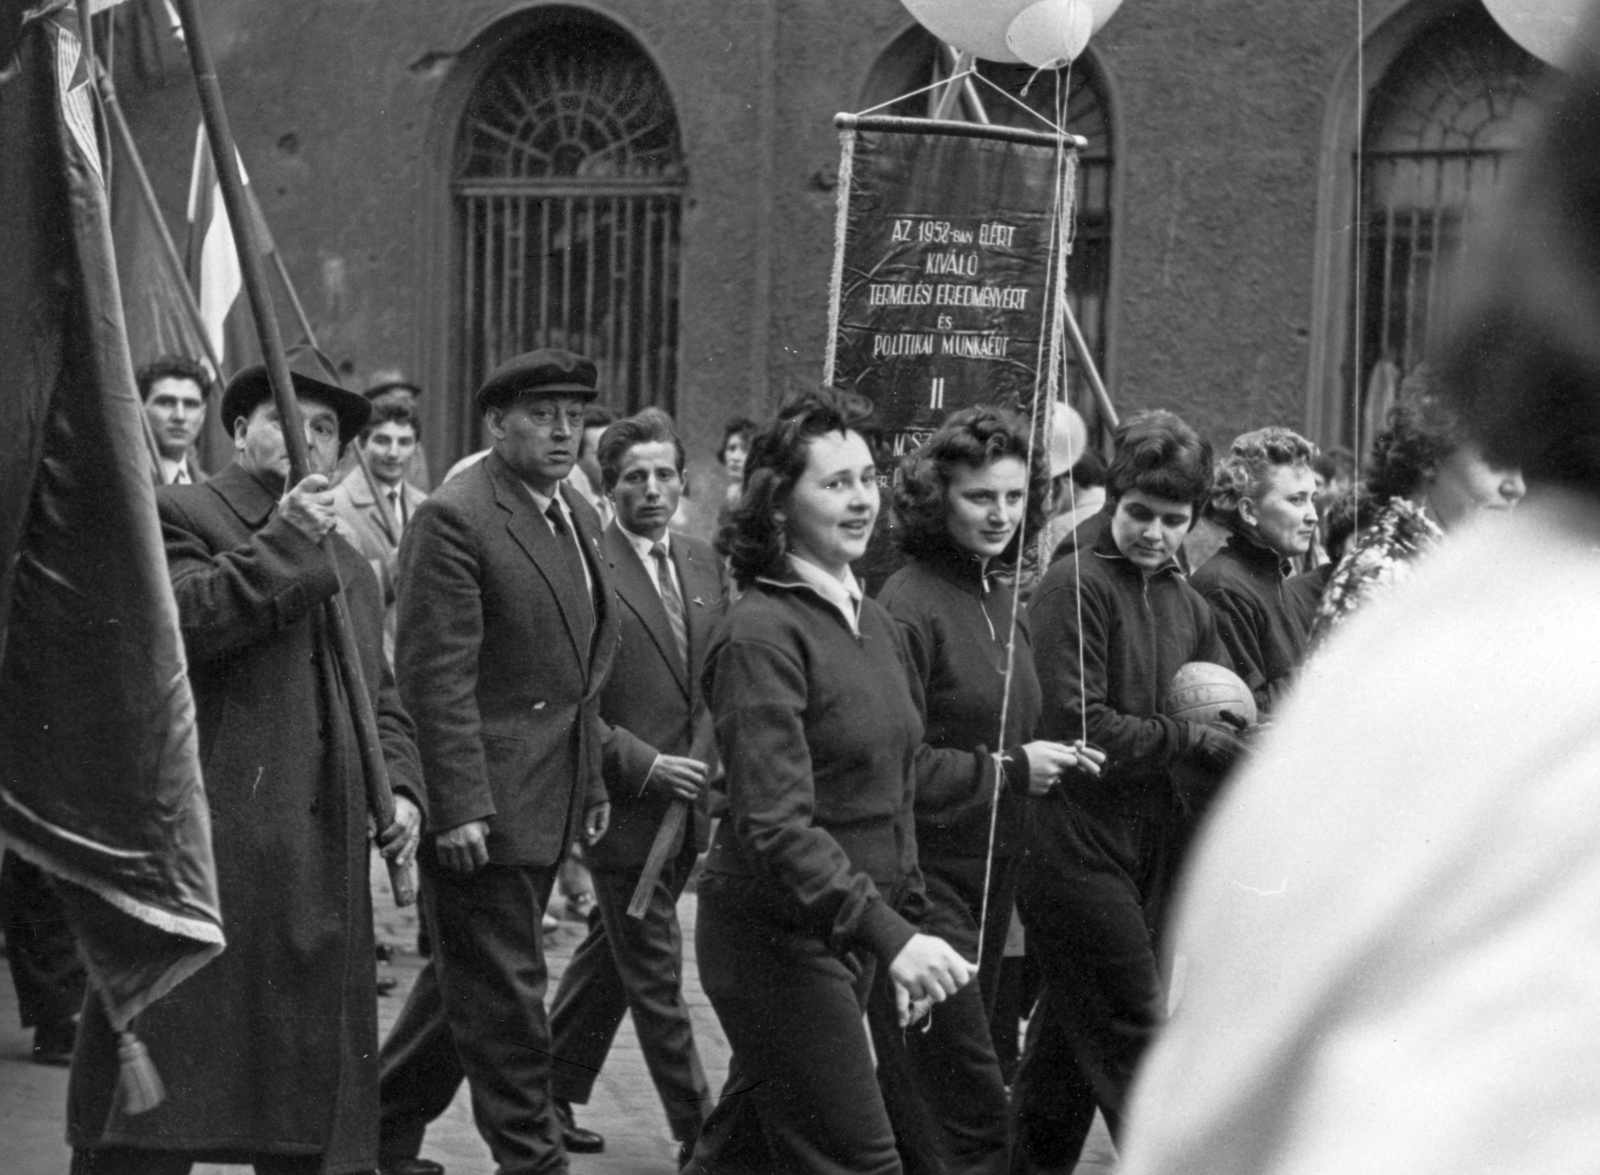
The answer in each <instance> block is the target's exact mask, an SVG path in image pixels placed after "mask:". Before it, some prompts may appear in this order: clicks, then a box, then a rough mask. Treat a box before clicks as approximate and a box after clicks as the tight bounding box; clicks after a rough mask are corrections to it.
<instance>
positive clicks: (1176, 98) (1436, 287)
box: [113, 0, 1543, 500]
mask: <svg viewBox="0 0 1600 1175" xmlns="http://www.w3.org/2000/svg"><path fill="white" fill-rule="evenodd" d="M116 12H117V15H116V17H115V20H116V22H117V29H116V34H115V42H116V47H115V67H116V76H117V78H118V88H119V91H120V94H121V100H122V105H123V107H124V109H125V110H126V111H127V113H128V115H129V119H130V121H131V123H132V125H133V130H134V135H135V137H136V139H137V140H138V142H139V145H140V148H141V150H142V153H143V155H144V157H145V162H146V164H147V166H148V168H149V170H150V172H151V175H152V178H153V180H154V181H155V184H156V187H157V189H158V192H159V194H160V197H161V201H162V203H163V207H164V210H165V212H166V215H167V218H168V221H169V224H170V225H171V226H172V228H173V231H174V232H175V234H177V235H178V236H179V239H180V240H181V239H182V230H183V213H184V210H185V201H186V197H187V186H188V181H189V174H190V167H191V157H192V152H193V147H194V136H195V126H196V123H197V120H198V111H197V107H196V102H195V97H194V88H193V84H192V81H191V80H190V78H189V75H188V73H187V70H186V63H185V59H184V57H183V53H182V48H181V46H180V45H179V44H178V43H177V42H176V41H175V40H174V38H173V37H172V35H171V32H170V29H168V27H167V24H166V18H165V16H164V10H163V6H162V5H161V4H159V3H146V2H145V0H136V2H135V3H132V4H128V5H124V6H123V7H122V8H120V9H118V10H116ZM204 17H205V20H206V21H207V25H208V31H209V35H210V37H211V39H212V41H213V50H214V53H215V55H216V57H217V59H218V66H219V73H220V75H221V80H222V84H223V87H224V91H225V93H226V95H227V98H228V101H229V113H230V116H231V119H232V123H233V128H234V131H235V134H236V136H237V138H238V141H239V146H240V151H241V155H242V157H243V160H244V163H245V166H246V168H247V169H248V171H249V174H250V178H251V181H252V185H253V187H254V188H255V190H256V192H257V194H258V197H259V200H260V203H261V206H262V208H263V210H264V212H265V214H266V218H267V220H268V222H269V223H270V225H271V229H272V233H273V236H274V239H275V241H276V243H277V246H278V249H279V250H280V253H281V255H282V257H283V259H284V261H285V263H286V266H287V269H288V272H289V273H290V274H291V276H292V278H293V280H294V283H295V285H296V286H297V288H298V290H299V292H300V295H301V298H302V301H303V302H304V303H305V306H306V310H307V313H308V316H309V317H310V319H311V321H312V325H313V326H314V328H315V330H316V332H317V335H318V337H319V341H320V342H321V344H322V347H323V349H324V350H325V351H326V352H327V353H328V354H329V355H330V356H331V357H332V358H333V359H334V361H335V362H336V363H337V364H338V365H339V366H340V368H341V370H343V371H345V372H346V373H348V375H349V377H350V379H351V380H352V382H355V383H359V382H360V381H361V380H362V379H363V378H364V377H365V376H366V375H367V374H369V373H370V372H372V371H374V370H377V369H384V368H394V367H399V368H401V369H402V370H404V371H405V372H406V373H407V374H408V375H410V376H412V377H414V378H415V379H417V381H418V382H419V383H420V384H421V385H422V386H423V387H424V388H425V389H426V394H425V395H424V397H423V399H422V401H421V405H422V411H423V425H424V437H425V440H426V443H427V445H428V448H429V450H430V453H431V454H432V455H433V464H434V467H435V474H436V475H437V473H438V472H439V471H440V470H442V469H443V468H444V467H445V466H446V465H448V463H449V462H450V461H451V460H453V459H454V458H455V457H456V456H459V455H461V454H464V453H466V452H468V451H470V450H472V449H474V448H476V447H478V446H479V445H480V443H481V435H480V432H479V423H478V421H477V418H476V415H475V414H474V412H473V411H472V408H471V394H472V390H473V388H474V387H475V385H476V381H477V380H478V379H480V378H481V376H482V374H483V373H484V372H485V371H486V370H488V369H489V368H490V367H492V366H493V364H494V363H495V362H497V361H498V360H499V359H500V358H503V357H505V356H507V355H509V354H513V353H515V352H516V351H517V350H520V349H524V348H527V347H531V346H536V345H541V344H550V345H562V346H569V347H572V348H574V349H577V350H582V351H585V352H587V353H588V354H590V355H592V356H593V357H595V358H596V360H597V361H598V362H599V364H600V367H601V371H602V378H603V381H604V385H605V389H606V390H605V395H606V397H607V399H608V401H609V402H610V403H611V404H612V405H613V406H614V407H616V408H618V409H619V410H631V409H636V408H638V407H640V406H643V405H645V404H651V403H655V404H660V405H661V406H663V407H665V408H667V409H668V410H670V411H672V412H673V413H674V415H675V416H676V417H677V419H678V421H679V423H680V427H681V429H682V431H683V433H684V436H685V439H686V441H687V443H688V445H689V448H690V452H691V455H692V456H691V470H692V474H693V484H695V485H696V486H697V487H698V486H706V487H707V488H706V489H705V490H697V496H698V493H702V492H703V493H705V494H707V495H708V497H709V499H710V500H715V488H712V487H720V484H721V482H720V474H719V472H718V470H717V467H716V465H715V463H714V461H713V459H712V449H713V447H714V445H715V443H716V441H717V439H718V438H719V436H720V433H721V425H722V422H723V421H724V420H725V419H726V418H727V417H729V416H733V415H738V414H746V415H754V416H759V415H761V414H762V413H763V412H765V411H766V410H767V409H769V408H770V407H771V406H772V405H773V404H775V403H776V401H777V399H778V398H779V397H780V396H781V395H782V393H783V392H784V391H785V390H786V389H788V388H790V387H793V386H798V385H803V384H806V383H809V382H813V381H815V380H817V379H818V378H820V374H821V368H822V356H823V350H824V335H825V331H826V324H827V286H828V278H829V271H830V265H831V259H832V249H833V223H834V211H835V202H836V197H837V192H836V188H837V165H838V153H839V147H838V139H837V134H836V132H835V130H834V128H833V124H832V117H833V115H834V114H835V113H836V112H838V111H841V110H851V111H859V110H863V109H865V108H867V107H869V106H875V105H879V104H881V103H889V104H891V105H895V100H896V99H901V98H902V97H903V95H905V94H907V93H909V92H910V91H913V90H916V89H918V88H920V87H921V86H924V85H927V84H928V83H929V82H931V81H934V80H937V79H938V78H939V77H942V76H945V75H946V74H947V73H948V68H949V64H948V58H947V57H945V56H944V54H943V52H942V48H941V47H940V46H938V45H937V44H936V43H934V42H932V41H931V39H930V38H927V37H926V36H925V35H924V34H922V33H921V32H920V31H919V30H917V29H916V27H915V26H914V25H913V22H912V21H911V19H910V17H909V16H908V14H907V13H906V11H905V9H904V8H903V7H902V6H901V5H900V4H899V3H897V2H896V0H592V2H588V0H586V2H585V3H583V4H546V3H531V4H530V3H507V2H506V0H451V2H450V3H440V2H439V0H428V2H424V0H383V2H381V3H380V2H378V0H321V2H316V0H284V2H283V3H280V4H276V5H271V6H262V5H259V4H254V3H248V2H247V0H215V2H214V3H210V4H207V5H206V6H205V9H204ZM1358 46H1361V47H1362V48H1361V52H1359V53H1358V51H1357V50H1358ZM985 70H986V76H987V77H988V78H989V80H990V81H992V82H993V83H994V85H995V86H999V87H1000V88H1002V89H1007V90H1008V91H1009V93H1010V94H1011V95H1012V99H1015V101H1013V100H1012V99H1004V98H1001V97H1000V96H999V95H998V94H995V93H994V92H993V87H992V86H988V85H987V84H986V85H985V86H981V87H978V90H979V91H981V93H982V95H985V97H984V98H983V99H982V100H983V101H984V105H985V107H986V113H987V114H988V115H989V116H990V117H992V118H994V119H995V120H996V121H1006V120H1015V119H1021V120H1026V119H1028V118H1029V117H1030V116H1029V115H1028V114H1027V113H1026V112H1025V111H1023V110H1022V109H1021V106H1022V105H1032V106H1034V107H1035V109H1041V110H1046V111H1048V110H1050V109H1051V104H1052V103H1054V102H1055V101H1057V100H1058V97H1057V96H1058V95H1059V98H1060V100H1061V101H1063V102H1064V103H1065V105H1066V108H1067V111H1068V127H1069V129H1071V130H1074V131H1076V132H1078V133H1081V134H1084V135H1085V136H1086V137H1087V138H1088V139H1089V141H1090V146H1089V149H1088V150H1087V151H1086V152H1085V154H1084V160H1083V165H1082V167H1081V168H1080V173H1079V189H1078V202H1079V220H1078V226H1079V232H1078V243H1077V247H1076V250H1075V252H1074V257H1073V262H1072V267H1071V271H1070V278H1071V285H1072V293H1073V304H1074V307H1075V309H1076V311H1077V313H1078V316H1079V319H1080V321H1081V322H1082V324H1083V326H1084V330H1085V333H1086V335H1087V336H1088V337H1089V341H1090V345H1091V349H1092V351H1093V352H1094V353H1095V355H1096V356H1097V358H1098V359H1099V361H1100V363H1101V366H1102V368H1103V371H1104V374H1105V377H1106V379H1107V382H1108V384H1109V385H1110V388H1111V394H1112V397H1113V399H1114V400H1115V401H1116V403H1117V405H1118V406H1119V409H1121V410H1124V411H1127V410H1132V409H1136V408H1140V407H1151V406H1165V407H1171V408H1174V409H1176V410H1178V411H1180V412H1182V413H1183V414H1184V415H1186V416H1187V417H1189V418H1190V419H1191V420H1192V421H1193V422H1194V423H1195V424H1196V425H1197V426H1198V427H1200V428H1201V429H1202V430H1204V431H1205V432H1206V433H1207V434H1208V435H1209V436H1210V437H1211V438H1212V440H1213V441H1214V442H1219V443H1220V442H1225V441H1226V440H1227V439H1228V438H1230V437H1231V436H1232V435H1234V434H1235V433H1237V432H1239V431H1241V430H1243V429H1246V428H1250V427H1256V426H1259V425H1263V424H1267V423H1276V424H1285V425H1289V426H1292V427H1297V428H1301V429H1304V430H1305V431H1307V432H1308V433H1309V434H1310V435H1312V436H1313V437H1314V438H1315V439H1317V440H1319V441H1322V442H1323V443H1326V444H1343V445H1346V446H1353V445H1355V444H1356V443H1357V442H1358V441H1359V440H1361V439H1363V437H1364V435H1365V434H1366V433H1367V432H1369V431H1370V428H1371V419H1370V418H1372V417H1373V416H1374V413H1375V412H1376V411H1377V408H1375V407H1374V405H1377V406H1379V407H1381V403H1382V401H1383V397H1384V396H1385V395H1387V394H1389V391H1390V390H1392V387H1393V386H1394V385H1396V384H1397V383H1398V380H1399V379H1401V378H1403V376H1404V374H1405V373H1406V372H1407V371H1408V370H1409V369H1410V368H1411V367H1413V366H1414V365H1415V364H1416V363H1417V362H1419V361H1420V359H1421V357H1422V355H1423V354H1424V349H1425V346H1426V340H1427V339H1428V337H1429V335H1430V331H1435V330H1436V329H1437V328H1438V326H1439V324H1440V322H1441V321H1442V320H1443V319H1444V318H1445V317H1446V316H1447V313H1448V296H1447V283H1446V282H1445V281H1444V274H1445V272H1446V269H1447V264H1448V261H1449V260H1450V258H1451V257H1452V256H1453V255H1454V253H1455V252H1456V251H1457V250H1458V249H1459V247H1460V243H1461V241H1462V239H1463V238H1464V237H1469V236H1470V229H1471V225H1472V223H1473V221H1474V219H1475V218H1477V217H1479V216H1481V214H1482V212H1483V210H1484V209H1485V208H1486V207H1487V206H1488V205H1489V204H1490V203H1491V202H1492V199H1493V194H1494V191H1495V190H1496V188H1497V187H1498V186H1499V182H1500V178H1501V176H1502V174H1503V172H1504V168H1503V166H1502V164H1503V163H1504V161H1505V160H1506V159H1507V158H1508V157H1509V155H1510V154H1511V153H1513V152H1514V151H1515V149H1516V147H1517V146H1518V144H1520V143H1521V142H1522V141H1524V139H1525V137H1526V118H1527V116H1528V114H1529V113H1530V112H1531V111H1534V110H1536V109H1537V106H1538V88H1539V82H1540V79H1541V75H1542V73H1543V68H1542V67H1541V66H1540V65H1539V64H1538V63H1537V62H1535V61H1534V60H1533V59H1531V58H1529V57H1528V56H1527V55H1526V54H1524V53H1523V52H1522V51H1521V50H1520V49H1517V48H1516V46H1514V45H1513V44H1512V43H1511V42H1510V41H1509V40H1508V39H1507V38H1506V37H1505V36H1504V35H1503V34H1502V33H1501V32H1500V31H1499V30H1498V28H1497V27H1496V26H1495V25H1494V23H1493V21H1492V19H1491V18H1490V17H1489V16H1488V15H1487V13H1486V12H1485V11H1484V10H1483V8H1482V6H1481V3H1480V0H1366V2H1365V3H1364V5H1363V6H1360V7H1359V8H1358V4H1357V0H1216V2H1215V3H1209V4H1195V3H1193V0H1126V2H1125V3H1124V4H1123V6H1122V8H1121V9H1120V10H1119V11H1118V13H1117V14H1116V15H1115V16H1114V17H1113V18H1112V20H1111V21H1110V23H1109V24H1108V25H1107V26H1106V27H1105V29H1103V30H1102V31H1101V32H1100V33H1099V34H1098V35H1097V36H1096V38H1095V40H1094V42H1093V43H1092V45H1091V47H1090V50H1089V52H1088V53H1087V54H1086V55H1085V56H1084V57H1083V58H1082V59H1080V61H1079V62H1078V63H1076V64H1075V65H1074V66H1073V68H1072V71H1071V73H1070V74H1067V75H1063V77H1062V78H1061V79H1059V81H1058V80H1057V79H1055V78H1053V77H1049V76H1046V77H1044V78H1042V79H1033V80H1032V84H1031V86H1028V92H1027V93H1026V94H1024V93H1023V87H1024V86H1025V85H1027V83H1028V82H1029V75H1028V74H1027V72H1026V71H1022V70H1010V71H1007V70H1000V69H989V68H988V67H985ZM941 71H942V72H941ZM927 101H928V97H927V96H925V95H924V96H921V97H917V98H911V99H904V100H902V101H901V102H900V103H899V104H898V108H899V109H901V110H905V111H909V112H913V113H926V103H927ZM919 103H921V104H922V105H921V106H920V107H919V105H918V104H919ZM968 114H969V115H970V114H971V112H970V111H969V112H968ZM113 187H114V196H115V200H116V202H117V206H118V226H119V233H120V232H121V231H122V229H123V227H124V226H125V225H126V224H127V223H129V222H130V219H131V218H133V214H132V213H131V212H130V211H129V207H130V201H131V199H132V193H131V185H129V184H121V185H118V184H117V183H116V182H115V181H114V183H113ZM124 258H125V260H124V266H125V268H126V267H127V266H129V265H139V264H147V263H148V261H147V260H140V259H137V258H129V257H128V255H127V254H126V253H125V254H124ZM129 316H130V323H131V324H132V326H133V328H134V333H135V349H136V354H135V359H136V360H138V359H141V358H146V357H148V356H147V355H140V354H138V353H137V351H138V349H139V348H140V347H141V346H144V347H146V348H147V349H148V348H149V346H151V344H150V343H148V342H147V341H146V342H141V341H140V340H141V338H142V337H144V336H142V335H141V334H140V332H139V331H138V329H137V327H138V325H139V322H140V313H139V311H138V308H137V307H130V313H129ZM286 317H287V315H286ZM290 333H291V334H292V333H293V332H292V331H291V332H290ZM1080 383H1081V380H1077V381H1074V395H1075V398H1077V399H1078V402H1079V403H1081V404H1084V405H1085V406H1087V405H1088V403H1089V402H1088V400H1087V398H1086V397H1084V396H1083V394H1082V389H1081V387H1078V386H1076V385H1077V384H1080ZM224 452H225V446H224V445H223V442H222V439H221V438H220V437H214V438H213V456H214V457H215V456H218V455H222V454H223V453H224Z"/></svg>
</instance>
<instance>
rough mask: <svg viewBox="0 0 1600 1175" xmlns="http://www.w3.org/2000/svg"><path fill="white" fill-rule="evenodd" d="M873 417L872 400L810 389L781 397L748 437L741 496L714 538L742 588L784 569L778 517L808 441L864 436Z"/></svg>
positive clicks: (801, 466)
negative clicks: (774, 409)
mask: <svg viewBox="0 0 1600 1175" xmlns="http://www.w3.org/2000/svg"><path fill="white" fill-rule="evenodd" d="M871 417H872V401H871V400H868V399H867V398H866V397H865V396H863V395H860V394H859V393H856V392H848V391H845V390H844V389H843V388H833V387H827V386H823V387H820V388H808V389H806V390H805V391H801V392H796V393H794V394H792V395H790V396H788V397H787V398H785V400H784V402H783V404H782V406H781V407H779V409H778V414H777V416H775V417H773V418H772V419H771V420H769V421H767V422H766V423H765V424H763V425H760V426H759V427H758V428H756V430H755V432H753V433H752V434H751V436H750V456H749V457H748V458H747V459H746V460H745V466H744V494H743V495H742V496H741V497H740V499H739V504H738V505H737V506H735V507H734V508H733V509H732V511H730V513H729V515H728V521H727V522H726V523H725V524H724V525H723V527H722V531H721V533H720V534H719V535H718V536H717V547H718V549H719V550H720V551H722V553H723V554H725V555H726V556H727V557H728V560H729V562H730V564H731V565H732V568H733V578H734V580H735V581H736V582H737V583H738V584H739V586H740V587H741V588H747V587H749V586H750V584H751V583H752V582H754V580H755V578H756V577H757V576H760V575H771V574H773V573H774V572H776V571H777V570H778V569H779V568H780V567H781V565H782V562H783V554H784V548H785V543H786V539H785V537H784V531H783V525H782V524H781V523H780V522H779V521H778V519H777V517H776V516H777V513H778V511H779V510H782V509H783V507H784V505H785V503H787V502H788V500H789V495H790V494H791V493H793V492H794V487H795V483H796V482H798V481H799V480H800V477H801V475H802V474H804V473H805V471H806V463H807V462H808V461H809V460H810V449H811V442H812V441H814V440H816V439H817V438H818V437H821V436H826V435H827V434H829V433H834V432H846V433H848V432H854V433H858V434H860V435H861V436H863V437H865V436H866V435H867V430H866V425H867V422H868V420H870V419H871Z"/></svg>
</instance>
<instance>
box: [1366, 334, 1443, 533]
mask: <svg viewBox="0 0 1600 1175" xmlns="http://www.w3.org/2000/svg"><path fill="white" fill-rule="evenodd" d="M1465 440H1466V434H1465V432H1464V431H1463V429H1462V427H1461V418H1460V416H1459V415H1457V413H1456V411H1455V409H1454V408H1453V407H1451V405H1450V404H1449V402H1448V401H1446V400H1445V398H1444V397H1443V396H1442V395H1440V394H1439V393H1438V392H1437V391H1435V389H1434V387H1433V380H1432V377H1431V375H1430V374H1429V371H1428V365H1427V364H1426V363H1423V364H1420V365H1419V366H1418V367H1417V368H1416V370H1415V371H1413V372H1412V373H1411V374H1410V375H1408V376H1406V379H1405V382H1404V383H1403V384H1401V385H1400V397H1399V399H1398V400H1397V401H1396V403H1395V406H1394V407H1393V408H1391V409H1389V419H1388V421H1387V426H1386V427H1385V428H1384V430H1383V431H1382V432H1380V433H1379V434H1378V435H1377V436H1376V437H1375V438H1373V441H1372V465H1371V468H1370V469H1369V470H1368V471H1367V477H1366V483H1367V492H1368V493H1369V494H1371V495H1372V497H1373V499H1374V500H1375V501H1377V502H1387V501H1388V500H1389V499H1390V498H1409V497H1410V496H1411V495H1412V494H1414V493H1416V492H1417V491H1418V490H1420V489H1421V488H1422V486H1423V483H1424V482H1425V481H1426V480H1427V477H1428V475H1429V474H1430V473H1431V472H1433V469H1434V467H1435V466H1437V465H1438V464H1439V462H1441V461H1443V460H1444V459H1445V458H1446V457H1448V456H1450V454H1452V453H1454V452H1455V451H1456V450H1457V449H1459V448H1460V447H1461V445H1462V442H1463V441H1465Z"/></svg>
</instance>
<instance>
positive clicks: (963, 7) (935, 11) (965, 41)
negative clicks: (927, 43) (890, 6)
mask: <svg viewBox="0 0 1600 1175" xmlns="http://www.w3.org/2000/svg"><path fill="white" fill-rule="evenodd" d="M901 2H902V3H903V4H905V6H906V8H907V9H909V10H910V12H911V15H912V16H914V17H916V19H917V23H918V24H920V25H921V26H922V27H923V28H925V29H927V30H928V31H929V32H930V33H932V34H933V35H934V36H936V37H938V38H939V39H940V40H941V41H944V42H945V43H946V44H949V45H954V46H955V47H956V48H957V49H958V50H960V51H962V52H964V53H971V54H972V55H973V56H974V57H981V58H983V59H984V60H985V61H1000V62H1004V63H1005V64H1007V65H1017V64H1019V62H1018V58H1017V57H1016V55H1015V54H1013V53H1012V52H1011V51H1010V50H1009V49H1007V48H1006V29H1008V28H1010V27H1011V22H1012V21H1013V20H1015V19H1016V16H1017V13H1019V12H1021V11H1022V10H1023V9H1024V8H1026V7H1028V5H1029V4H1031V3H1033V0H901Z"/></svg>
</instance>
